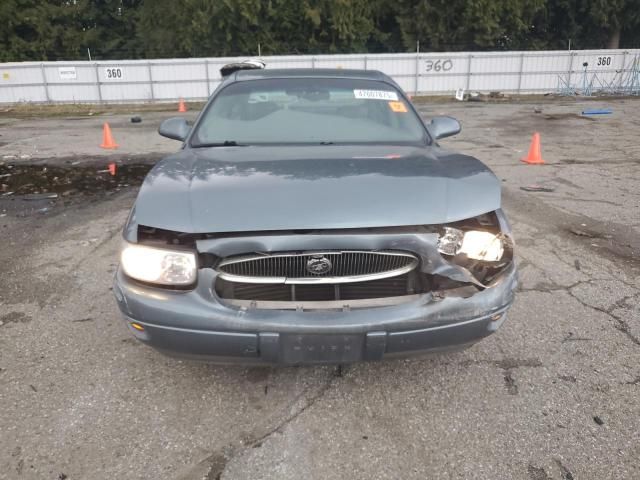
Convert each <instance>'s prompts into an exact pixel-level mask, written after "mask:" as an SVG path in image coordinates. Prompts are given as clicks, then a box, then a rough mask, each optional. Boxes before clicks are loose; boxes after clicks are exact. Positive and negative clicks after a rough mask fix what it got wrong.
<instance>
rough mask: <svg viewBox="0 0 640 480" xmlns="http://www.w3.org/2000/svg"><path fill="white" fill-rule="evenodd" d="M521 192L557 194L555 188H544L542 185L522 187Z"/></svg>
mask: <svg viewBox="0 0 640 480" xmlns="http://www.w3.org/2000/svg"><path fill="white" fill-rule="evenodd" d="M520 190H524V191H525V192H555V191H556V189H555V188H553V187H544V186H542V185H526V186H524V187H520Z"/></svg>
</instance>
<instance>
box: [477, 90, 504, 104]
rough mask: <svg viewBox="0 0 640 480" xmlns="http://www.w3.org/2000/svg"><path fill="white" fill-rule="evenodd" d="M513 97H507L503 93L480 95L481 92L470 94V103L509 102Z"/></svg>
mask: <svg viewBox="0 0 640 480" xmlns="http://www.w3.org/2000/svg"><path fill="white" fill-rule="evenodd" d="M510 99H511V97H510V96H508V95H505V94H504V93H502V92H489V93H488V94H486V93H480V92H469V97H468V100H469V101H470V102H493V101H496V100H497V101H508V100H510Z"/></svg>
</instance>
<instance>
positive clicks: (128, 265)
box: [120, 243, 197, 286]
mask: <svg viewBox="0 0 640 480" xmlns="http://www.w3.org/2000/svg"><path fill="white" fill-rule="evenodd" d="M120 264H121V265H122V268H123V270H124V273H126V274H127V275H128V276H130V277H131V278H135V279H136V280H141V281H143V282H149V283H157V284H160V285H176V286H185V285H191V284H193V283H194V282H195V281H196V272H197V265H196V255H195V253H193V252H184V251H179V250H167V249H164V248H154V247H147V246H144V245H136V244H132V243H125V244H124V247H123V248H122V253H121V254H120Z"/></svg>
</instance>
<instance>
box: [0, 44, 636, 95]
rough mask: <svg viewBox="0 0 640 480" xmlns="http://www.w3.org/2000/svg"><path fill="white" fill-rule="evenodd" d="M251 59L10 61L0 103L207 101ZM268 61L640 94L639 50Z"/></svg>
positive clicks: (532, 88)
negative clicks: (225, 76)
mask: <svg viewBox="0 0 640 480" xmlns="http://www.w3.org/2000/svg"><path fill="white" fill-rule="evenodd" d="M246 58H247V57H242V58H239V57H225V58H191V59H167V60H121V61H115V60H114V61H104V62H23V63H5V64H0V103H5V104H7V103H8V104H12V103H21V102H52V103H83V102H84V103H101V102H154V101H175V100H177V99H178V98H184V99H186V100H204V99H206V98H208V97H209V95H211V93H212V92H213V91H214V90H215V89H216V87H217V86H218V85H219V84H220V81H221V78H220V68H221V67H222V66H223V65H225V64H227V63H231V62H238V61H243V60H245V59H246ZM264 60H265V62H266V63H267V68H270V69H274V68H344V69H351V68H355V69H365V70H380V71H382V72H384V73H386V74H387V75H389V76H390V77H392V78H393V79H394V80H395V81H396V82H397V83H398V84H399V85H400V86H401V87H402V88H403V89H404V90H405V91H407V92H408V93H410V94H416V93H417V94H421V95H432V94H447V95H450V94H453V92H454V91H455V90H456V89H459V88H462V89H465V90H467V91H469V90H471V91H481V92H487V91H496V90H497V91H502V92H514V93H547V92H554V91H555V92H560V93H569V92H571V91H575V90H579V91H581V92H583V93H585V92H591V91H604V92H613V91H627V92H628V91H630V89H631V91H632V93H636V94H640V91H639V90H640V86H639V85H637V83H638V82H640V80H638V78H639V75H638V65H639V64H640V50H638V49H636V50H582V51H547V52H473V53H471V52H449V53H447V52H438V53H428V52H423V53H420V54H416V53H399V54H349V55H282V56H273V57H264ZM584 64H586V66H585V65H584ZM633 79H635V80H634V81H635V83H631V82H632V80H633ZM629 85H632V86H629ZM616 89H617V90H616Z"/></svg>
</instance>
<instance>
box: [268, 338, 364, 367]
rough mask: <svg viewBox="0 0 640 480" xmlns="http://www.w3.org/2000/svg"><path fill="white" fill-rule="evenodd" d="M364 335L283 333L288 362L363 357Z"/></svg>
mask: <svg viewBox="0 0 640 480" xmlns="http://www.w3.org/2000/svg"><path fill="white" fill-rule="evenodd" d="M364 339H365V337H364V335H325V334H308V335H297V334H286V335H282V339H281V346H282V351H281V352H282V357H283V360H284V361H285V362H286V363H351V362H357V361H359V360H361V359H362V352H363V349H364Z"/></svg>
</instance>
